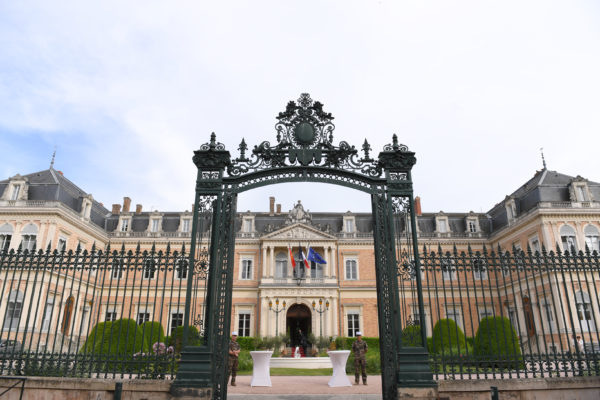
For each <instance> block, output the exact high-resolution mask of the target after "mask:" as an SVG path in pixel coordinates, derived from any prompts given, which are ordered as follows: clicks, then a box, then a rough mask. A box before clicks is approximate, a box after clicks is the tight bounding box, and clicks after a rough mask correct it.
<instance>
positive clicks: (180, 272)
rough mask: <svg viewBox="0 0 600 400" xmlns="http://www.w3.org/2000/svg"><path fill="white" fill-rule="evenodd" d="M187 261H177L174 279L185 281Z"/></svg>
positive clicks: (182, 259)
mask: <svg viewBox="0 0 600 400" xmlns="http://www.w3.org/2000/svg"><path fill="white" fill-rule="evenodd" d="M187 270H188V260H186V259H185V258H180V259H179V260H177V271H176V275H175V277H176V278H177V279H187Z"/></svg>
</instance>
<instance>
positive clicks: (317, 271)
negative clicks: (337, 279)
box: [310, 261, 323, 279]
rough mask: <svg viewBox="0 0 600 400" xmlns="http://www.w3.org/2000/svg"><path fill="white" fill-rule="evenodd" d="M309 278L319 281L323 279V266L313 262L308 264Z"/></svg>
mask: <svg viewBox="0 0 600 400" xmlns="http://www.w3.org/2000/svg"><path fill="white" fill-rule="evenodd" d="M310 277H311V278H317V279H321V278H323V264H318V263H316V262H314V261H311V262H310Z"/></svg>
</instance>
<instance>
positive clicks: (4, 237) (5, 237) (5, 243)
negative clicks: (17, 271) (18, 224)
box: [0, 224, 13, 252]
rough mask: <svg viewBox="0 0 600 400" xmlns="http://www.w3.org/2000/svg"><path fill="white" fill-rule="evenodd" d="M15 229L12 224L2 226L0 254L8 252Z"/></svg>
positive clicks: (0, 230) (0, 231)
mask: <svg viewBox="0 0 600 400" xmlns="http://www.w3.org/2000/svg"><path fill="white" fill-rule="evenodd" d="M12 234H13V227H12V225H10V224H4V225H2V226H0V252H2V251H8V249H9V248H10V241H11V239H12Z"/></svg>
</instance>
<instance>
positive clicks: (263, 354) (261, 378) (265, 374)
mask: <svg viewBox="0 0 600 400" xmlns="http://www.w3.org/2000/svg"><path fill="white" fill-rule="evenodd" d="M272 354H273V352H272V351H251V352H250V355H251V356H252V363H253V364H254V367H253V368H252V380H251V381H250V386H271V371H270V365H271V355H272Z"/></svg>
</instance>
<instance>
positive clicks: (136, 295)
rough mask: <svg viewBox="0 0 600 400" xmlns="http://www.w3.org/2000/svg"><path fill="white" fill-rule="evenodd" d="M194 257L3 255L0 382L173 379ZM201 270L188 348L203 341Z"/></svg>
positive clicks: (153, 253) (165, 253)
mask: <svg viewBox="0 0 600 400" xmlns="http://www.w3.org/2000/svg"><path fill="white" fill-rule="evenodd" d="M188 265H189V254H186V251H185V247H182V248H181V249H180V250H179V251H172V250H171V248H170V246H167V247H166V249H165V250H159V251H157V250H156V248H155V247H154V246H152V248H150V249H146V250H142V249H141V248H140V245H139V244H138V246H137V249H136V250H135V251H131V250H129V251H126V250H125V248H124V247H122V248H121V249H120V250H118V251H117V250H111V249H110V245H109V246H108V247H107V248H106V249H103V250H100V249H96V248H95V246H94V247H93V248H92V250H91V251H87V250H81V249H80V248H78V249H77V250H76V251H71V250H70V251H64V250H63V251H57V250H51V249H50V247H48V249H46V250H45V251H43V250H39V251H36V250H35V249H34V250H33V251H29V250H21V249H19V250H16V251H15V250H11V251H10V252H0V318H2V319H1V320H0V334H1V342H0V375H43V376H73V377H103V378H106V377H112V378H116V377H137V378H150V379H170V378H173V377H174V375H175V373H176V369H177V361H178V357H179V355H178V353H179V350H180V348H181V338H182V334H183V332H182V330H183V325H184V321H183V319H184V308H185V299H186V286H187V279H188V278H190V276H189V275H190V272H191V271H190V269H189V268H188ZM205 272H206V271H205V270H204V271H194V274H193V277H191V279H193V281H194V283H193V288H194V291H195V294H194V296H193V303H192V313H191V315H190V320H191V321H190V324H189V325H190V328H189V329H190V330H189V332H190V335H189V338H190V339H189V340H190V343H192V344H193V342H194V341H196V342H198V343H199V341H200V340H201V335H202V318H201V316H202V305H203V303H204V299H203V293H204V284H205V283H204V282H205V278H206V274H205Z"/></svg>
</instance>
